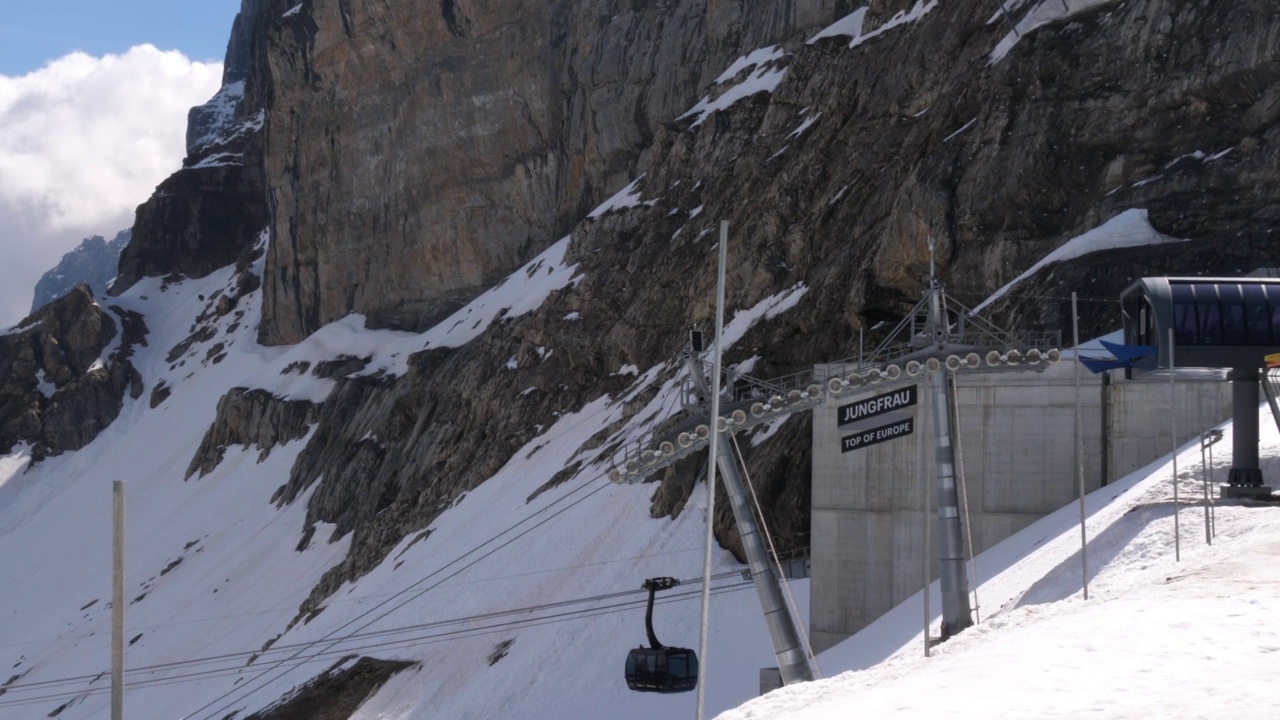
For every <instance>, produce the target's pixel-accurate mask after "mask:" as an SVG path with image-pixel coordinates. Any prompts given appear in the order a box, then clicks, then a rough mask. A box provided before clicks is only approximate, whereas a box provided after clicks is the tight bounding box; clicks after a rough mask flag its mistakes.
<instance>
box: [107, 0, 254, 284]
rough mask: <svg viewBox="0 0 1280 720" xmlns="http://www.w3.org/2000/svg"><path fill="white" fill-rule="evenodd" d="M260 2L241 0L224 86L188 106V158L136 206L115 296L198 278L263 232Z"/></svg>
mask: <svg viewBox="0 0 1280 720" xmlns="http://www.w3.org/2000/svg"><path fill="white" fill-rule="evenodd" d="M258 5H259V0H243V1H242V5H241V12H240V14H239V15H238V16H237V17H236V21H235V25H234V27H233V30H232V36H231V39H230V41H229V43H228V46H227V56H226V58H227V59H226V62H225V64H224V65H223V85H222V88H221V89H220V90H219V91H218V93H217V94H216V95H215V96H214V97H213V98H211V99H210V100H209V102H207V103H205V104H204V105H201V106H199V107H195V108H192V110H191V111H190V112H189V113H188V122H187V158H186V159H185V160H184V161H183V167H182V169H181V170H179V171H178V172H176V173H174V174H173V175H170V176H169V177H168V178H167V179H166V180H165V181H164V182H162V183H160V185H159V187H157V188H156V191H155V192H154V193H153V194H152V196H151V198H150V199H148V200H147V201H146V202H145V203H143V204H142V205H139V206H138V210H137V214H136V216H135V220H134V226H133V239H132V240H131V241H130V242H129V244H128V246H127V247H125V249H124V251H123V252H122V253H121V255H120V266H119V277H118V279H117V281H116V283H115V285H114V286H113V287H112V292H113V293H120V292H123V291H124V290H127V289H128V288H129V287H131V286H132V285H133V284H134V283H136V282H137V281H138V280H140V279H141V278H143V277H148V276H166V277H168V276H175V277H203V276H205V275H208V274H209V273H210V272H213V271H214V270H217V269H218V268H221V267H226V266H227V265H230V264H231V263H233V262H236V261H237V260H238V259H242V256H243V255H244V254H245V253H247V252H249V250H250V249H251V248H252V247H253V245H254V243H255V242H256V241H257V239H258V237H259V235H260V234H261V233H262V231H263V229H265V228H266V227H267V217H268V213H267V201H266V195H265V187H266V182H265V178H264V175H263V162H262V125H263V123H264V122H265V115H264V113H263V111H262V108H261V106H260V105H256V104H254V103H255V101H254V100H253V99H252V98H251V99H249V100H246V88H245V85H246V80H245V78H246V77H247V76H248V74H249V67H250V64H251V62H252V57H253V54H252V50H251V47H252V41H253V37H254V35H253V27H254V25H253V22H254V18H256V17H257V13H258V12H259V9H258Z"/></svg>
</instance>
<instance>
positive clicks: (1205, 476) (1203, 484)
mask: <svg viewBox="0 0 1280 720" xmlns="http://www.w3.org/2000/svg"><path fill="white" fill-rule="evenodd" d="M1196 418H1197V419H1198V420H1199V422H1198V423H1197V424H1198V425H1200V426H1201V427H1203V426H1204V391H1203V390H1201V389H1200V388H1196ZM1210 429H1212V428H1210ZM1208 440H1209V430H1201V431H1200V488H1201V489H1202V490H1204V541H1205V544H1207V545H1212V544H1213V535H1212V534H1211V533H1210V532H1209V468H1208V466H1207V465H1205V460H1204V446H1205V443H1206V442H1208Z"/></svg>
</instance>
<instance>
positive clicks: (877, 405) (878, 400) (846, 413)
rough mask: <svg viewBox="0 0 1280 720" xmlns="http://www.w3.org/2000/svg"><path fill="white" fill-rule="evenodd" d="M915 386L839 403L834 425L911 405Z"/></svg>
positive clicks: (843, 424) (864, 418) (841, 424)
mask: <svg viewBox="0 0 1280 720" xmlns="http://www.w3.org/2000/svg"><path fill="white" fill-rule="evenodd" d="M916 387H917V386H915V385H908V386H907V387H904V388H902V389H900V390H894V391H893V392H887V393H884V394H883V395H876V396H875V397H870V398H867V399H866V400H859V401H857V402H853V403H849V404H848V405H841V406H840V409H839V410H838V411H837V413H836V425H837V426H838V427H843V426H845V425H848V424H850V423H856V422H858V421H860V420H866V419H867V418H873V417H875V416H877V415H883V414H885V413H888V412H893V411H894V410H901V409H902V408H908V407H912V406H913V405H915V404H916V401H917V399H918V394H917V391H916Z"/></svg>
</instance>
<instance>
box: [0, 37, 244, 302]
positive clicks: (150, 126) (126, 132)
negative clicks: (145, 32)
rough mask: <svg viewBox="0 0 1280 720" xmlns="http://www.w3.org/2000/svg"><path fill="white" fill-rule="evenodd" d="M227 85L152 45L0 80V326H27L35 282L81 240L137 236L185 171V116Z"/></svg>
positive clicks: (206, 68)
mask: <svg viewBox="0 0 1280 720" xmlns="http://www.w3.org/2000/svg"><path fill="white" fill-rule="evenodd" d="M221 78H222V65H221V64H219V63H200V62H193V61H191V60H189V59H188V58H187V57H185V56H184V55H183V54H182V53H180V52H176V51H169V52H162V51H160V50H158V49H156V48H155V47H153V46H151V45H139V46H137V47H134V48H132V49H130V50H129V51H128V52H126V53H124V54H122V55H106V56H104V57H100V58H97V57H91V56H89V55H86V54H84V53H79V52H77V53H72V54H70V55H67V56H65V57H62V58H59V59H57V60H54V61H53V62H50V63H49V64H48V65H46V66H44V67H43V68H41V69H40V70H37V71H35V72H32V73H30V74H27V75H23V76H21V77H8V76H4V75H0V254H2V255H3V257H4V259H5V260H4V262H3V263H0V326H8V325H10V324H12V323H14V322H16V321H17V320H18V319H20V318H21V317H22V316H24V315H26V313H27V310H29V309H30V303H31V291H32V288H33V286H34V285H35V281H36V280H37V279H38V278H39V277H40V275H41V274H42V273H43V272H44V271H45V270H47V269H49V268H50V267H51V266H52V265H53V264H55V263H56V262H57V261H58V259H59V258H60V257H61V256H62V254H63V253H65V252H67V251H68V250H70V249H72V248H74V247H75V246H76V245H77V244H79V242H80V240H81V239H82V238H84V237H86V236H88V235H103V236H106V237H113V236H114V235H115V233H116V232H117V231H119V230H122V229H124V228H126V227H129V226H130V225H132V224H133V212H134V209H135V208H136V207H137V206H138V205H139V204H140V203H141V202H143V201H144V200H146V199H147V197H149V196H150V195H151V192H152V191H153V190H154V189H155V186H156V185H157V184H159V183H160V181H162V180H163V179H164V178H165V177H167V176H168V175H169V174H170V173H172V172H173V171H175V170H177V169H178V168H179V167H180V166H181V164H182V158H183V156H184V155H185V147H184V145H185V140H184V138H185V134H186V121H187V111H188V110H189V109H190V108H191V107H193V106H195V105H200V104H203V103H204V102H205V101H207V100H208V99H209V98H210V97H212V96H213V94H214V93H215V92H217V90H218V86H219V85H220V83H221Z"/></svg>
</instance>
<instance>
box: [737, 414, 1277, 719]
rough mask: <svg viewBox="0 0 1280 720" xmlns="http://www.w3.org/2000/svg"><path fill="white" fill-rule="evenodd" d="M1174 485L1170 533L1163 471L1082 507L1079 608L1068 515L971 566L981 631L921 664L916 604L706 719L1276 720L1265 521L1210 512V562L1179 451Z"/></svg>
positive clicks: (1271, 426) (1195, 472) (1194, 446)
mask: <svg viewBox="0 0 1280 720" xmlns="http://www.w3.org/2000/svg"><path fill="white" fill-rule="evenodd" d="M1262 412H1263V417H1262V418H1261V427H1262V435H1263V437H1262V444H1261V454H1262V465H1263V472H1264V473H1265V474H1266V475H1267V477H1275V475H1276V473H1278V472H1280V434H1278V433H1277V429H1276V424H1275V422H1273V421H1272V418H1271V416H1270V412H1268V411H1266V410H1265V409H1263V410H1262ZM1225 431H1226V433H1225V438H1224V439H1223V441H1221V442H1219V443H1217V444H1216V445H1214V450H1215V453H1216V457H1215V458H1214V466H1216V468H1217V475H1216V477H1217V480H1218V482H1221V481H1223V479H1224V477H1225V473H1226V468H1227V467H1229V466H1230V445H1231V427H1230V425H1229V424H1228V425H1227V426H1226V427H1225ZM1178 477H1179V496H1180V500H1181V505H1180V511H1179V513H1178V517H1177V519H1176V520H1175V517H1174V515H1175V513H1174V508H1175V506H1174V504H1173V486H1172V481H1171V478H1172V464H1171V463H1170V462H1169V460H1168V458H1165V459H1163V460H1161V461H1157V462H1155V463H1153V464H1152V465H1150V466H1148V467H1146V468H1143V469H1142V470H1139V471H1137V472H1135V473H1133V474H1132V475H1130V476H1129V477H1127V478H1125V479H1124V480H1122V481H1120V482H1117V483H1114V484H1112V485H1109V486H1106V487H1103V488H1101V489H1099V490H1097V491H1096V492H1094V493H1092V494H1091V495H1089V496H1088V497H1087V498H1086V507H1087V513H1088V520H1087V523H1086V526H1087V528H1088V539H1089V542H1088V557H1087V560H1088V566H1089V576H1090V580H1089V599H1088V600H1085V599H1084V598H1083V593H1082V588H1081V576H1082V572H1081V566H1082V563H1081V559H1080V542H1081V540H1080V530H1079V518H1080V515H1079V510H1078V506H1076V505H1070V506H1067V507H1064V508H1062V509H1061V510H1059V511H1058V512H1055V513H1053V514H1052V515H1049V516H1047V517H1045V518H1043V519H1042V520H1040V521H1038V522H1036V523H1035V524H1033V525H1031V526H1030V527H1028V528H1026V529H1024V530H1022V531H1021V532H1019V533H1017V534H1016V535H1014V536H1013V537H1010V538H1008V539H1007V540H1005V541H1004V542H1002V543H1000V544H999V545H997V546H996V547H994V548H992V549H991V550H989V551H987V552H986V553H983V554H982V555H980V556H978V558H977V559H976V563H977V569H978V574H979V577H980V578H982V583H981V585H980V587H979V588H978V598H979V600H980V601H981V608H980V610H979V614H980V615H981V623H980V624H979V625H977V626H975V627H974V628H973V629H971V630H969V631H966V632H965V633H963V634H961V635H959V636H957V637H956V638H954V639H952V640H951V641H949V642H947V643H945V644H943V645H941V646H937V647H935V648H933V650H932V657H931V658H925V657H924V652H923V651H924V638H923V633H922V632H921V626H922V624H923V596H922V595H920V594H917V595H916V597H914V598H912V599H910V600H907V601H906V602H904V603H902V604H901V605H900V606H899V607H897V608H895V609H894V610H893V611H891V612H890V613H888V614H887V615H885V616H884V617H882V618H881V619H880V620H878V621H877V622H875V623H873V624H872V625H870V626H869V627H867V628H866V629H864V630H863V631H862V632H861V633H859V634H857V635H855V636H854V637H852V638H850V639H849V640H847V641H846V642H844V643H842V644H841V645H839V646H837V647H835V648H832V649H830V650H828V651H827V652H826V653H824V654H823V655H821V656H820V658H819V659H820V661H821V662H822V664H823V668H824V669H826V670H827V671H828V674H829V675H832V674H833V673H834V672H839V671H842V670H848V672H844V673H843V674H839V675H834V676H833V677H830V678H829V679H827V680H821V681H818V682H814V683H811V684H806V685H803V686H793V687H789V688H784V689H782V690H779V691H776V692H773V693H770V694H769V695H766V696H764V697H762V698H759V699H756V700H753V701H751V702H749V703H747V704H745V705H743V706H742V707H740V708H737V709H735V710H732V711H729V712H726V713H724V714H723V715H721V716H720V720H759V719H762V718H769V720H835V719H836V718H847V717H849V716H850V714H851V713H856V714H857V715H859V716H866V717H894V718H931V717H939V716H941V715H943V714H945V715H946V716H947V717H954V718H973V719H975V720H979V719H982V720H986V719H989V718H1032V717H1034V718H1114V719H1119V718H1133V719H1134V720H1137V719H1138V718H1152V717H1160V718H1271V717H1275V707H1274V699H1273V698H1272V693H1271V690H1270V681H1271V675H1272V670H1273V668H1274V663H1275V653H1276V652H1278V651H1280V624H1277V622H1276V620H1275V618H1276V616H1277V615H1278V614H1280V569H1277V560H1280V506H1278V505H1271V504H1259V503H1253V502H1245V501H1225V502H1222V501H1219V502H1216V503H1215V504H1214V506H1213V507H1212V508H1211V510H1212V514H1211V515H1210V520H1211V528H1212V530H1213V543H1212V545H1209V544H1207V543H1206V519H1205V518H1206V513H1205V506H1204V504H1203V489H1204V488H1203V485H1202V477H1203V476H1202V474H1201V453H1200V449H1199V445H1198V443H1197V442H1196V441H1195V440H1194V439H1193V440H1192V442H1191V443H1190V444H1189V445H1187V446H1184V447H1183V449H1182V450H1181V452H1180V453H1179V457H1178ZM1214 494H1215V495H1216V492H1215V493H1214ZM1175 524H1176V526H1177V527H1178V528H1179V532H1178V535H1177V537H1179V538H1180V545H1181V547H1180V552H1178V551H1177V550H1176V549H1175V547H1174V538H1175V532H1174V529H1175ZM1178 555H1180V556H1181V560H1176V559H1175V558H1176V557H1177V556H1178ZM932 607H933V608H934V609H935V610H936V609H937V608H939V607H940V598H939V596H938V586H937V584H936V583H935V584H934V585H933V604H932ZM937 622H938V616H937V615H935V616H934V619H933V632H934V633H935V634H936V632H937ZM886 658H887V659H886ZM882 661H883V662H882ZM877 663H879V664H877Z"/></svg>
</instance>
